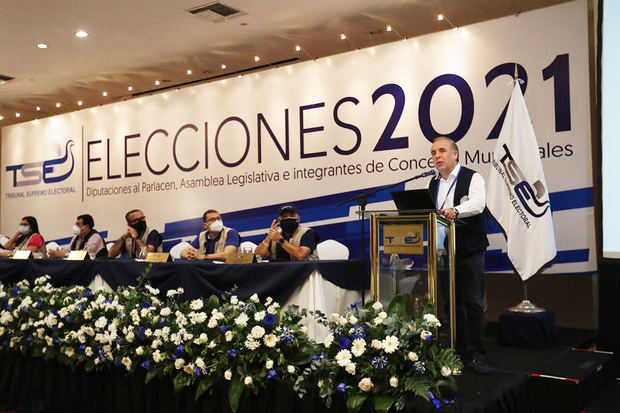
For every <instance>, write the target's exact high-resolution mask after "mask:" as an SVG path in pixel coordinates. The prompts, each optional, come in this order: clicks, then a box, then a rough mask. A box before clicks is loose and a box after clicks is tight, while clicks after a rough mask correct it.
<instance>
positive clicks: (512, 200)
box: [487, 82, 556, 281]
mask: <svg viewBox="0 0 620 413" xmlns="http://www.w3.org/2000/svg"><path fill="white" fill-rule="evenodd" d="M493 155H494V159H493V161H492V166H491V171H490V177H489V187H488V191H487V207H488V208H489V211H490V212H491V214H493V216H494V217H495V219H496V220H497V222H498V223H499V224H500V225H501V227H502V228H503V230H504V232H505V234H506V238H507V243H508V258H510V261H511V262H512V265H513V266H514V267H515V269H516V270H517V272H518V273H519V275H520V276H521V279H523V280H524V281H525V280H527V279H528V278H530V277H531V276H532V275H534V274H536V272H538V270H539V269H540V268H541V267H542V266H543V265H545V264H546V263H547V262H549V261H551V260H552V259H553V258H554V257H555V255H556V248H555V235H554V232H553V220H552V216H551V206H550V204H549V190H548V187H547V181H546V180H545V174H544V173H543V168H542V163H541V161H540V155H539V153H538V143H537V142H536V135H535V134H534V128H533V127H532V121H531V120H530V115H529V114H528V113H527V108H526V107H525V100H524V99H523V93H521V88H520V87H519V84H518V82H515V86H514V89H513V91H512V97H511V98H510V103H509V104H508V111H507V112H506V119H505V120H504V125H503V126H502V131H501V132H500V134H499V139H498V140H497V144H496V146H495V152H494V154H493Z"/></svg>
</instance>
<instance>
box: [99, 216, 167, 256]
mask: <svg viewBox="0 0 620 413" xmlns="http://www.w3.org/2000/svg"><path fill="white" fill-rule="evenodd" d="M125 221H127V225H128V228H127V232H125V233H124V234H123V235H121V237H120V238H119V239H118V240H116V242H115V243H114V245H112V246H111V247H110V251H109V253H108V257H109V258H116V257H117V256H118V255H119V254H121V253H122V254H124V255H125V256H126V257H128V258H145V257H140V252H141V251H142V249H143V248H144V249H145V251H146V253H149V252H155V251H157V252H162V246H161V244H162V241H163V239H162V237H161V235H160V233H159V232H157V230H155V229H154V230H149V228H148V227H147V225H146V217H145V216H144V213H143V212H142V211H140V210H139V209H132V210H131V211H129V212H128V213H126V214H125Z"/></svg>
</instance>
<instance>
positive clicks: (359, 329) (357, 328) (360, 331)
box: [351, 324, 366, 338]
mask: <svg viewBox="0 0 620 413" xmlns="http://www.w3.org/2000/svg"><path fill="white" fill-rule="evenodd" d="M351 336H352V337H353V338H365V337H366V329H365V328H364V326H361V325H359V324H355V325H354V326H353V334H351Z"/></svg>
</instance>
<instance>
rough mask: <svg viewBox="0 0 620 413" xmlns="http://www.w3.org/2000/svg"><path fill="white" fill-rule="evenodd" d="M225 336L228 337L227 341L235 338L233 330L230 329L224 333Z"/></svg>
mask: <svg viewBox="0 0 620 413" xmlns="http://www.w3.org/2000/svg"><path fill="white" fill-rule="evenodd" d="M224 338H225V339H226V341H232V339H233V333H232V331H230V330H228V331H227V332H226V333H224Z"/></svg>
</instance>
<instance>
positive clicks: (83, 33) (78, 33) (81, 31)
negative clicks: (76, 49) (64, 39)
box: [75, 30, 88, 39]
mask: <svg viewBox="0 0 620 413" xmlns="http://www.w3.org/2000/svg"><path fill="white" fill-rule="evenodd" d="M75 36H76V37H79V38H80V39H83V38H85V37H88V33H87V32H85V31H84V30H78V31H77V32H75Z"/></svg>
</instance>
